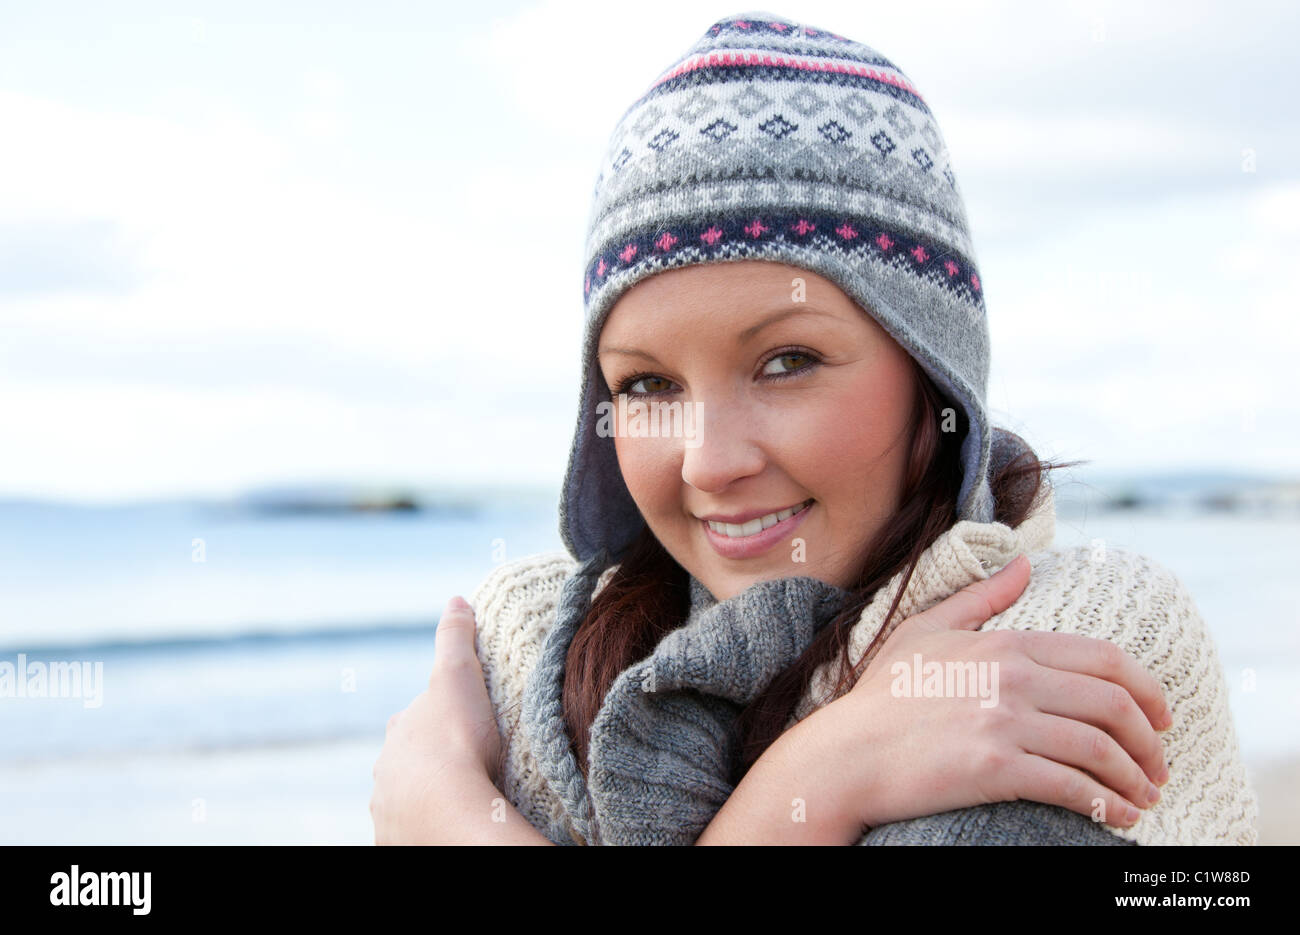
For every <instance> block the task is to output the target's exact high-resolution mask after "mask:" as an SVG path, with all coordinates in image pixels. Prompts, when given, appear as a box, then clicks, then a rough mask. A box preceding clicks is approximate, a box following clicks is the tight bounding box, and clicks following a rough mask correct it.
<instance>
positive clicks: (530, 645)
mask: <svg viewBox="0 0 1300 935" xmlns="http://www.w3.org/2000/svg"><path fill="white" fill-rule="evenodd" d="M577 567H578V563H577V561H576V560H575V559H573V558H572V557H571V556H570V555H569V554H568V553H567V552H564V551H551V552H539V553H537V554H535V555H529V556H525V557H524V558H518V559H514V560H512V561H507V562H502V563H501V564H500V565H497V566H496V567H495V568H493V569H492V570H491V571H490V572H489V573H488V574H487V576H486V577H485V578H484V579H483V581H482V583H481V584H479V586H478V587H477V588H475V589H474V593H473V595H472V596H471V598H470V606H471V607H473V608H474V620H475V624H476V630H477V634H478V644H479V656H480V661H481V662H482V663H483V664H484V666H485V667H488V666H490V667H492V668H493V669H500V668H501V667H502V665H504V664H507V663H509V664H510V666H511V667H512V668H515V669H518V668H520V667H521V666H522V665H526V664H527V663H529V662H532V661H535V660H536V655H537V651H538V649H539V648H540V646H541V642H542V639H543V638H544V637H545V635H546V633H547V631H548V630H549V629H550V626H551V624H552V623H553V622H554V620H555V608H556V605H557V604H558V603H559V597H560V591H561V589H562V588H563V586H564V582H565V580H567V579H568V577H569V576H570V575H571V574H572V573H573V571H574V570H575V569H576V568H577Z"/></svg>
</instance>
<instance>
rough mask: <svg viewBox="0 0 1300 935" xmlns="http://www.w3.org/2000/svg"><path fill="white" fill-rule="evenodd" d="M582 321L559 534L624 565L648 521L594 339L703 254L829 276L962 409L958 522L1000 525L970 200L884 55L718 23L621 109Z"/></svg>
mask: <svg viewBox="0 0 1300 935" xmlns="http://www.w3.org/2000/svg"><path fill="white" fill-rule="evenodd" d="M586 254H587V258H588V262H587V268H586V270H585V275H584V277H583V298H584V302H585V306H586V333H585V338H584V344H583V364H582V367H583V373H582V390H581V396H580V402H579V409H578V423H577V429H576V431H575V433H574V439H573V447H572V449H571V451H570V455H569V464H568V469H567V473H566V477H565V481H564V490H563V493H562V498H561V503H560V533H561V535H562V537H563V539H564V543H565V546H566V547H567V548H568V550H569V552H570V553H571V554H572V555H573V556H574V557H575V558H577V559H578V560H580V561H585V560H587V559H589V558H592V557H593V556H596V555H597V554H599V553H601V551H602V549H603V550H607V553H608V555H609V556H612V557H614V558H615V559H617V558H618V557H620V555H621V554H622V552H623V551H624V550H625V549H626V547H627V546H628V545H629V544H630V543H631V541H632V539H633V538H634V537H635V535H636V534H637V532H638V531H639V530H640V528H641V526H642V525H643V524H644V520H643V519H642V518H641V515H640V512H639V510H638V509H637V507H636V504H635V502H634V501H633V500H632V496H631V494H630V493H629V492H628V490H627V486H626V485H625V484H624V483H623V478H622V474H621V472H620V470H619V466H618V460H617V457H616V455H615V449H614V439H613V438H612V437H609V436H608V435H607V434H603V433H598V432H597V416H598V415H599V411H598V410H597V406H598V404H599V403H600V402H602V401H607V400H609V399H610V394H609V390H608V388H607V387H606V386H605V383H604V380H603V379H602V378H601V374H600V368H599V365H598V363H597V359H596V348H597V344H598V340H599V337H600V330H601V327H602V326H603V325H604V323H605V319H606V317H607V316H608V314H609V311H610V309H611V308H613V306H614V304H615V302H617V301H618V299H619V297H620V296H621V295H622V294H623V293H624V292H626V291H627V290H628V289H629V288H631V287H632V286H633V285H634V284H635V283H637V282H638V281H640V280H642V279H645V278H646V277H647V276H652V275H654V274H655V273H657V272H661V271H663V270H667V269H673V268H676V267H681V266H685V265H687V264H692V263H718V262H727V261H736V260H747V259H751V260H752V259H768V260H774V261H776V262H780V263H786V264H789V265H791V266H798V267H802V268H804V269H808V270H811V271H813V272H815V273H817V274H819V275H821V276H823V277H825V278H826V279H829V280H830V281H832V282H834V283H835V284H836V285H837V286H838V287H839V288H840V289H841V290H842V291H843V292H844V293H845V294H847V295H848V296H850V297H851V298H852V299H854V300H855V301H856V302H857V303H858V304H859V305H860V306H861V307H862V308H863V309H864V310H866V311H867V312H868V313H869V314H870V315H871V316H872V318H873V319H874V320H875V321H876V322H877V323H878V324H880V326H881V327H883V328H884V329H885V331H886V332H888V333H889V334H890V335H891V336H892V337H893V338H894V340H896V341H897V342H898V343H899V344H900V345H901V346H902V347H903V348H904V349H905V350H906V351H907V352H908V353H909V354H911V355H912V357H913V358H915V359H916V360H917V361H918V362H919V364H920V365H921V367H922V368H923V369H924V371H925V372H926V373H927V374H928V375H929V376H930V378H931V379H932V380H933V381H934V383H935V385H936V386H937V387H938V389H939V391H940V392H941V393H943V394H944V396H945V397H946V398H947V399H948V400H949V401H950V402H951V403H953V404H954V405H955V406H956V407H958V408H959V410H960V411H961V412H964V413H965V415H966V419H967V424H968V426H969V429H968V431H967V432H966V435H965V438H964V439H963V441H962V445H961V461H962V483H961V490H960V494H959V498H958V519H959V520H974V521H976V522H990V521H992V519H993V508H994V504H993V498H992V495H991V493H990V489H989V482H988V476H987V475H988V471H989V454H990V446H991V443H992V441H993V439H992V429H991V426H990V425H989V421H988V416H987V413H986V411H985V395H986V386H987V383H988V367H989V335H988V323H987V320H986V318H985V311H984V290H983V286H982V283H981V281H980V276H979V272H978V270H977V268H976V266H975V253H974V249H973V247H972V245H971V241H970V235H969V232H968V230H967V225H966V211H965V207H964V205H963V203H962V197H961V192H960V190H959V189H958V187H957V178H956V176H955V175H954V174H953V170H952V167H951V165H950V160H949V157H948V150H947V147H946V146H945V144H944V140H943V137H942V136H941V135H940V133H939V127H938V124H937V123H936V122H935V118H934V115H933V114H932V113H931V112H930V108H929V107H928V106H927V104H926V102H925V100H924V99H923V98H922V97H921V94H920V92H918V91H917V89H916V88H915V86H914V85H913V84H912V82H911V81H910V80H908V78H907V77H906V76H905V75H904V74H903V73H902V71H900V70H899V69H898V67H897V66H895V65H894V64H893V63H892V62H890V61H889V60H888V59H887V58H885V57H884V56H883V55H881V54H880V53H879V52H877V51H875V50H874V49H872V48H869V47H868V46H865V45H863V44H861V43H859V42H854V41H852V40H850V39H846V38H845V37H843V36H840V35H838V34H836V33H833V32H829V31H827V30H824V29H820V28H814V27H812V26H808V25H804V24H799V23H794V22H791V21H790V20H787V19H784V18H782V17H779V16H773V15H771V14H768V13H750V14H741V15H737V16H729V17H727V18H725V19H723V20H721V21H719V22H717V23H714V24H713V25H712V26H710V27H709V29H708V31H707V32H705V34H704V36H703V38H701V39H700V40H699V41H698V42H697V43H695V45H694V46H692V47H691V49H690V50H689V51H688V52H687V53H686V54H685V55H684V56H682V57H681V58H679V59H678V60H677V61H676V62H674V63H673V64H672V65H671V66H670V67H669V68H668V69H667V70H666V71H665V72H664V73H663V74H662V75H661V76H660V77H659V78H658V80H656V81H655V82H654V84H652V85H651V86H650V87H649V89H648V90H647V91H646V92H645V93H644V94H643V95H642V96H641V97H640V99H639V100H637V101H636V102H635V103H634V104H633V105H632V106H631V107H630V108H629V109H628V110H627V112H626V113H624V115H623V117H622V119H620V120H619V122H618V125H617V126H616V127H615V129H614V134H613V136H612V137H611V139H610V143H609V148H608V151H607V154H606V157H605V160H604V162H603V163H602V167H601V171H600V175H599V177H598V178H597V180H596V188H595V193H594V198H593V203H592V208H591V215H590V220H589V223H588V233H587V248H586Z"/></svg>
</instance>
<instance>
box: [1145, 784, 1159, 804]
mask: <svg viewBox="0 0 1300 935" xmlns="http://www.w3.org/2000/svg"><path fill="white" fill-rule="evenodd" d="M1159 801H1160V790H1159V789H1157V788H1156V784H1155V783H1154V782H1149V783H1147V804H1148V805H1155V804H1156V803H1157V802H1159Z"/></svg>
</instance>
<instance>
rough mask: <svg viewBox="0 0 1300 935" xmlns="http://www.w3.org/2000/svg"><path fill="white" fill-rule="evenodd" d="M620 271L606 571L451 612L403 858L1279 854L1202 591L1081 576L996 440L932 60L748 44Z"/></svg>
mask: <svg viewBox="0 0 1300 935" xmlns="http://www.w3.org/2000/svg"><path fill="white" fill-rule="evenodd" d="M588 259H589V262H588V266H587V269H586V271H585V277H584V297H585V302H586V308H587V329H586V334H585V337H584V353H583V384H582V394H581V397H580V403H579V413H578V425H577V430H576V432H575V436H574V444H573V449H572V452H571V457H570V461H569V467H568V472H567V476H566V480H565V486H564V491H563V498H562V503H561V532H562V535H563V538H564V542H565V545H566V547H567V549H568V554H563V553H559V554H554V555H543V556H536V557H532V558H529V559H524V560H521V561H517V562H513V563H510V564H508V565H504V566H502V567H500V568H498V569H497V570H496V571H494V572H493V574H492V575H490V576H489V578H488V579H487V581H485V582H484V583H483V584H482V585H481V586H480V588H479V589H478V590H477V591H476V592H475V595H474V600H473V609H472V610H471V609H470V608H469V607H467V606H457V604H456V603H455V602H453V604H451V605H449V606H448V610H447V612H446V613H445V614H444V616H443V619H442V621H440V624H439V631H438V646H437V653H436V659H435V663H434V673H433V676H432V678H431V680H430V688H429V690H428V691H427V692H425V693H424V694H422V695H421V696H420V697H419V698H417V699H416V701H415V702H413V703H412V705H411V707H410V708H408V709H407V710H406V711H405V712H402V713H401V714H400V715H395V716H394V719H393V720H391V721H390V722H389V734H388V739H387V741H386V743H385V748H384V752H383V753H382V754H381V756H380V759H379V761H378V762H377V764H376V770H375V775H376V787H375V795H374V797H373V798H372V802H371V811H372V815H373V816H374V819H375V825H376V841H377V842H378V843H387V842H394V843H399V842H416V841H429V842H436V841H480V842H489V841H497V842H518V843H557V844H562V843H602V844H618V843H651V844H673V843H683V844H685V843H700V844H711V843H738V842H743V841H764V842H777V841H789V842H804V843H815V842H825V843H866V844H872V843H949V842H953V843H1083V844H1124V843H1193V842H1198V843H1200V842H1211V841H1217V842H1235V843H1254V841H1255V838H1256V829H1255V823H1256V812H1257V808H1256V804H1255V799H1254V794H1253V792H1252V791H1251V790H1250V788H1249V786H1248V785H1247V784H1246V778H1245V774H1244V769H1243V768H1242V765H1241V762H1240V755H1239V752H1238V749H1237V741H1236V737H1235V734H1234V731H1233V726H1232V721H1231V716H1230V712H1229V710H1228V706H1227V692H1226V687H1225V685H1224V679H1223V674H1222V671H1221V669H1220V667H1219V663H1218V658H1217V654H1216V652H1215V649H1214V645H1213V643H1212V641H1211V640H1210V638H1209V635H1208V633H1207V632H1206V630H1205V627H1204V624H1203V622H1202V621H1201V620H1200V617H1199V615H1198V614H1197V612H1196V609H1195V607H1194V605H1193V604H1192V602H1191V600H1190V598H1189V597H1188V595H1187V594H1186V592H1185V590H1184V589H1183V588H1182V586H1181V584H1180V583H1179V582H1178V580H1177V578H1176V577H1175V576H1174V575H1172V574H1171V573H1170V572H1168V571H1167V570H1165V569H1163V568H1161V567H1160V566H1158V565H1157V564H1156V563H1154V562H1151V561H1149V560H1147V559H1145V558H1143V557H1142V556H1138V555H1131V554H1127V553H1123V552H1117V551H1114V550H1109V551H1107V550H1087V549H1076V550H1054V549H1051V548H1050V546H1051V542H1052V533H1053V528H1054V525H1055V517H1054V512H1053V499H1052V493H1051V487H1050V484H1049V483H1047V481H1046V478H1045V470H1046V469H1050V468H1051V467H1052V466H1051V465H1048V464H1044V463H1042V462H1040V461H1039V460H1038V459H1037V457H1036V456H1035V455H1034V454H1033V452H1032V451H1030V450H1029V449H1028V447H1027V446H1026V445H1025V444H1024V442H1023V441H1022V440H1021V439H1019V438H1018V437H1016V436H1015V435H1013V434H1011V433H1009V432H1005V431H1004V430H1001V429H997V428H994V427H993V426H991V424H990V423H989V421H988V414H987V408H986V402H985V386H986V382H987V372H988V360H989V350H988V328H987V320H986V317H985V309H984V301H983V285H982V283H981V282H980V277H979V274H978V272H977V269H976V266H975V262H974V252H973V248H972V246H971V244H970V240H969V234H968V231H967V225H966V218H965V209H964V206H963V204H962V201H961V197H960V193H959V190H958V188H957V184H956V179H955V176H954V175H953V172H952V169H951V167H950V165H949V158H948V154H947V151H946V147H945V145H944V143H943V139H942V136H941V135H940V133H939V129H938V126H937V124H936V123H935V121H934V118H933V115H932V114H931V112H930V110H929V108H928V107H927V106H926V104H925V101H924V99H923V98H922V97H921V96H920V94H919V93H918V92H917V91H916V89H915V87H914V86H913V85H912V84H911V82H910V81H909V80H908V79H907V78H906V76H904V75H903V74H902V72H901V71H899V70H898V69H897V68H896V67H895V66H894V65H893V64H892V63H890V62H889V61H888V60H887V59H885V58H884V57H883V56H881V55H880V54H879V53H878V52H876V51H874V50H872V49H870V48H869V47H867V46H864V45H861V44H860V43H856V42H853V41H851V40H848V39H846V38H844V37H842V36H839V35H836V34H834V33H828V32H826V31H824V30H821V29H817V28H814V27H809V26H805V25H800V24H796V23H793V22H790V21H788V20H785V19H782V18H780V17H774V16H771V15H769V14H758V13H755V14H751V15H740V16H735V17H728V18H726V19H724V20H722V21H720V22H718V23H715V24H714V25H713V26H712V27H711V28H710V29H709V30H708V31H707V32H706V34H705V35H704V37H703V38H702V39H701V40H700V41H699V42H698V43H697V44H696V45H695V46H694V47H693V48H692V49H691V50H690V51H689V52H688V53H687V54H686V55H685V56H683V57H682V58H681V59H679V60H678V61H677V62H675V63H674V64H673V65H672V66H670V67H669V68H668V69H667V70H666V71H665V72H664V73H663V74H662V75H661V77H660V78H659V79H658V80H657V81H656V82H655V83H654V84H653V85H652V86H651V88H650V89H649V90H648V91H647V92H646V94H644V95H643V96H642V97H641V98H640V99H639V100H638V101H637V102H635V103H634V104H633V106H632V107H631V108H630V109H629V110H628V111H627V113H626V114H625V115H624V116H623V118H622V119H621V120H620V121H619V124H618V126H617V127H616V129H615V131H614V135H613V137H612V139H611V143H610V148H609V152H608V158H607V159H606V161H605V163H604V167H603V169H602V172H601V176H600V178H599V179H598V182H597V186H596V193H595V201H594V204H593V209H592V214H591V223H590V230H589V234H588ZM647 429H649V431H647ZM1031 566H1032V567H1031ZM999 569H1000V570H999ZM460 603H462V604H463V602H460ZM1158 787H1163V788H1158Z"/></svg>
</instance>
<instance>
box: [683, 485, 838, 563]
mask: <svg viewBox="0 0 1300 935" xmlns="http://www.w3.org/2000/svg"><path fill="white" fill-rule="evenodd" d="M815 502H816V501H815V500H812V499H809V500H805V501H804V502H803V503H800V504H798V505H797V506H792V507H787V508H786V509H784V510H778V511H777V512H775V513H768V514H767V515H766V516H760V517H757V518H755V519H751V520H749V521H747V522H744V523H720V522H714V521H713V520H707V519H702V520H700V525H701V526H702V527H703V528H704V534H705V536H706V537H707V538H708V540H709V544H710V545H712V546H713V549H714V551H715V552H717V553H718V554H719V555H721V556H722V557H723V558H751V557H753V556H755V555H761V554H763V553H764V552H766V551H767V550H768V549H770V548H772V546H774V545H776V544H777V543H778V542H780V541H781V540H782V539H784V538H785V537H786V536H788V535H789V534H790V533H791V532H792V531H793V530H794V528H795V527H796V526H798V525H799V524H800V523H802V522H803V521H804V517H806V516H807V515H808V511H809V510H810V509H811V507H812V505H813V504H814V503H815Z"/></svg>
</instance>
